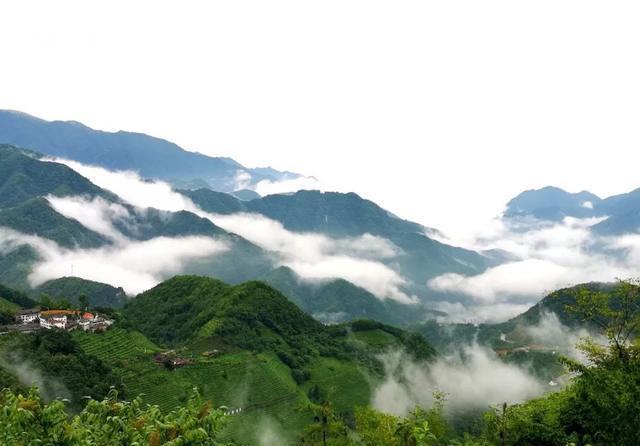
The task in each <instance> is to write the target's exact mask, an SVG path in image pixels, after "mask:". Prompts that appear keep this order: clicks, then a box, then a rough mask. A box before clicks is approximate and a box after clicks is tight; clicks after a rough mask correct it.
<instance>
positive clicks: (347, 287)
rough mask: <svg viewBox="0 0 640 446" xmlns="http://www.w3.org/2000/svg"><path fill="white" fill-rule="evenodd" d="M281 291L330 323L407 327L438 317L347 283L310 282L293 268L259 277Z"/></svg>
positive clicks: (422, 307)
mask: <svg viewBox="0 0 640 446" xmlns="http://www.w3.org/2000/svg"><path fill="white" fill-rule="evenodd" d="M260 280H262V281H264V282H266V283H268V284H269V285H271V286H272V287H274V288H276V289H277V290H279V291H281V292H282V293H283V294H284V295H285V296H287V297H288V298H289V299H291V301H293V302H295V303H296V304H297V305H298V306H299V307H300V308H302V309H303V310H304V311H305V312H307V313H309V314H311V315H312V316H313V317H315V318H316V319H318V320H320V321H323V322H327V323H337V322H347V321H352V320H356V319H373V320H376V321H380V322H384V323H387V324H396V325H406V324H410V323H415V322H420V321H423V320H424V319H425V318H427V317H429V315H433V314H438V313H437V312H434V311H432V310H430V309H429V308H426V307H425V306H424V305H423V304H420V303H419V304H416V305H404V304H401V303H398V302H396V301H393V300H389V299H387V300H381V299H379V298H377V297H376V296H374V295H373V294H371V293H370V292H368V291H367V290H365V289H363V288H360V287H358V286H356V285H354V284H352V283H351V282H348V281H346V280H342V279H337V280H332V281H328V282H323V283H309V282H305V281H303V280H301V279H300V277H299V276H298V275H297V274H296V273H295V272H294V271H293V270H291V269H290V268H287V267H284V266H283V267H280V268H277V269H275V270H273V271H270V272H269V273H268V274H266V275H264V276H263V277H261V278H260Z"/></svg>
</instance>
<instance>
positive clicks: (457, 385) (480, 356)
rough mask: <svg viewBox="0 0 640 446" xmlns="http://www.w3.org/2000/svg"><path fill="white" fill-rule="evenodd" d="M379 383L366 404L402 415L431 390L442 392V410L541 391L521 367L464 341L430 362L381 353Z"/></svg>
mask: <svg viewBox="0 0 640 446" xmlns="http://www.w3.org/2000/svg"><path fill="white" fill-rule="evenodd" d="M382 359H383V362H384V365H385V370H386V378H385V380H384V382H383V383H382V384H381V385H380V386H379V387H378V388H377V389H376V390H375V392H374V394H373V398H372V404H373V405H374V407H376V408H377V409H379V410H382V411H384V412H389V413H393V414H399V415H403V414H406V413H407V412H409V411H410V410H412V409H413V408H414V407H416V406H421V407H431V406H432V405H433V403H434V398H433V393H434V392H435V391H440V392H444V393H445V394H446V399H447V402H446V406H445V407H446V408H447V409H448V410H453V411H455V410H458V409H472V408H485V407H487V406H488V405H492V404H499V403H502V402H507V403H517V402H521V401H524V400H526V399H529V398H532V397H534V396H537V395H540V394H541V393H543V392H544V391H545V389H546V388H545V386H544V385H543V384H541V383H540V382H539V381H538V380H537V379H535V378H534V377H533V376H531V375H530V374H529V373H527V372H526V371H525V370H523V369H521V368H519V367H517V366H515V365H511V364H506V363H504V362H502V361H501V360H500V359H499V358H498V357H497V356H496V355H495V353H494V352H493V351H491V350H489V349H487V348H484V347H481V346H479V345H476V344H474V345H469V346H467V347H464V348H462V349H461V350H460V351H459V352H456V353H455V354H453V355H451V356H447V357H440V358H439V359H438V360H437V361H436V362H435V363H433V364H424V363H418V362H415V361H412V360H410V359H409V358H407V357H406V355H403V354H402V353H400V352H392V353H387V354H385V355H384V356H383V358H382Z"/></svg>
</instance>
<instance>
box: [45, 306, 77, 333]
mask: <svg viewBox="0 0 640 446" xmlns="http://www.w3.org/2000/svg"><path fill="white" fill-rule="evenodd" d="M76 318H77V312H76V311H71V310H49V311H42V312H40V326H41V327H42V328H46V329H51V328H60V329H61V330H71V329H73V328H75V327H76V325H77V323H76Z"/></svg>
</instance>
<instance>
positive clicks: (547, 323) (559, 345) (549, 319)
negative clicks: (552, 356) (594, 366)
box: [524, 312, 608, 363]
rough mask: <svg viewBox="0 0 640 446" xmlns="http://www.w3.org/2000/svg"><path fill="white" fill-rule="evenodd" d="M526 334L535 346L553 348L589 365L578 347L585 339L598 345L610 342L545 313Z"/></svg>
mask: <svg viewBox="0 0 640 446" xmlns="http://www.w3.org/2000/svg"><path fill="white" fill-rule="evenodd" d="M524 332H525V334H526V335H527V336H528V337H529V338H530V340H531V342H532V343H533V344H541V345H545V346H549V347H550V348H553V349H554V350H556V351H557V352H558V353H561V354H563V355H565V356H568V357H570V358H573V359H576V360H578V361H580V362H582V363H587V362H588V361H587V357H586V356H585V354H584V353H583V352H582V351H581V350H580V349H578V348H577V347H576V346H577V345H578V344H579V343H580V342H581V341H582V340H583V339H585V338H591V339H593V340H595V341H596V342H597V343H598V344H601V345H607V344H608V341H607V339H606V338H605V337H604V336H603V335H602V334H594V333H591V332H589V331H588V330H586V329H585V328H578V329H572V328H569V327H567V326H566V325H564V324H563V323H562V322H560V319H559V318H558V315H557V314H555V313H552V312H545V313H543V314H542V315H541V317H540V320H539V321H538V323H537V324H535V325H529V326H527V327H525V329H524Z"/></svg>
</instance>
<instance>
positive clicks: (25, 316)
mask: <svg viewBox="0 0 640 446" xmlns="http://www.w3.org/2000/svg"><path fill="white" fill-rule="evenodd" d="M39 317H40V310H39V309H38V308H29V309H28V310H18V311H17V312H16V321H17V322H19V323H21V324H29V323H32V322H37V321H38V318H39Z"/></svg>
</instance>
